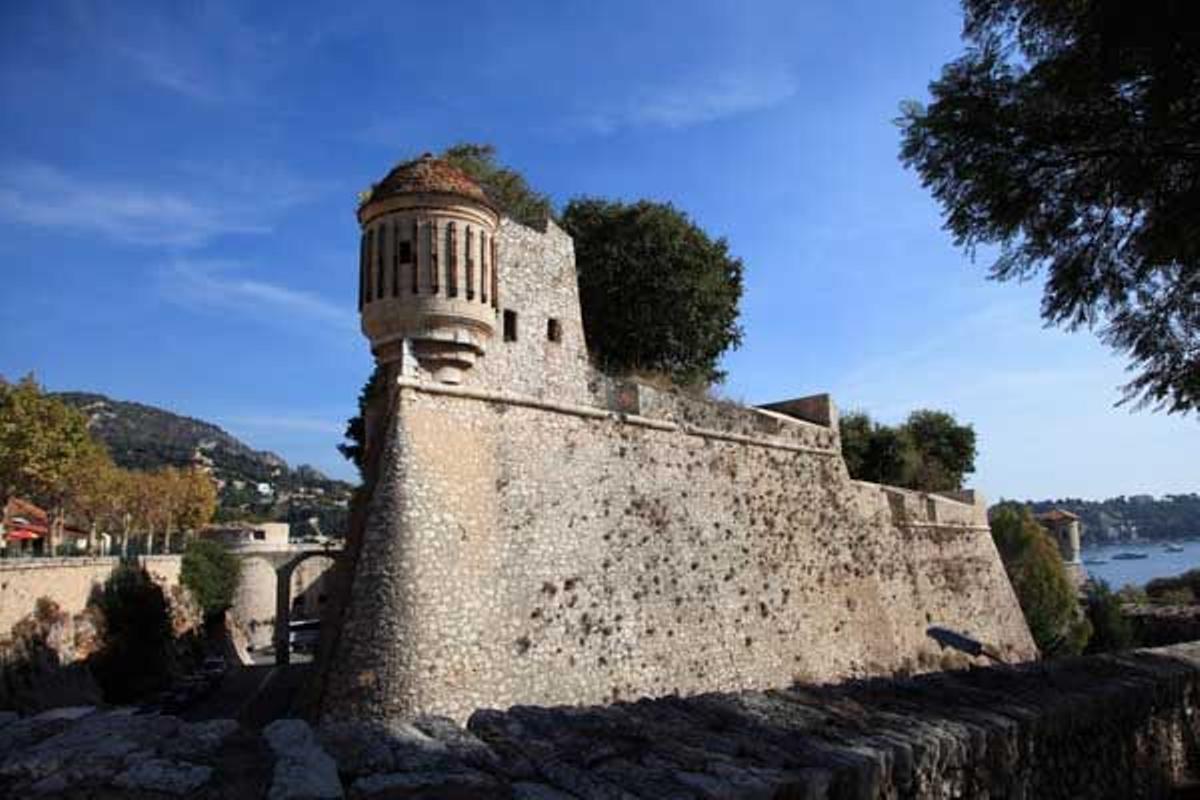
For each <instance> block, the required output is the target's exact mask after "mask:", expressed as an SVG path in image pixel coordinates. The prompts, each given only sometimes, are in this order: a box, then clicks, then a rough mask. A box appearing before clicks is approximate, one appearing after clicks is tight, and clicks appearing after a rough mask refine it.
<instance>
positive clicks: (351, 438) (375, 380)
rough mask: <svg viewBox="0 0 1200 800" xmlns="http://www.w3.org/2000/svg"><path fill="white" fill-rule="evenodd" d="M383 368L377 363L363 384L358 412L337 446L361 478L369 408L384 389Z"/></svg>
mask: <svg viewBox="0 0 1200 800" xmlns="http://www.w3.org/2000/svg"><path fill="white" fill-rule="evenodd" d="M383 375H384V373H383V370H381V369H380V368H379V365H378V364H376V365H375V368H374V369H372V370H371V375H370V376H369V377H368V378H367V382H366V383H364V384H363V387H362V389H360V390H359V392H358V413H357V414H355V415H354V416H353V417H351V418H350V419H348V420H346V432H345V434H344V438H345V439H346V441H345V442H343V443H341V444H339V445H338V446H337V449H338V452H339V453H341V454H342V457H343V458H345V459H346V460H347V461H349V462H350V463H351V464H353V465H354V466H355V468H356V469H357V470H358V475H359V477H360V478H362V477H363V466H364V464H363V457H364V456H365V455H366V445H367V422H366V420H367V409H368V407H369V406H370V405H371V404H372V403H374V402H375V401H376V400H377V399H378V397H379V394H380V392H382V391H383Z"/></svg>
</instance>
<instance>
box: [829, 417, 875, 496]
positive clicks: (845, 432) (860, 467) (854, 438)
mask: <svg viewBox="0 0 1200 800" xmlns="http://www.w3.org/2000/svg"><path fill="white" fill-rule="evenodd" d="M874 430H875V423H874V422H872V421H871V417H870V416H869V415H868V414H867V413H866V412H864V411H851V412H849V413H847V414H842V415H841V417H840V418H839V419H838V432H839V434H840V438H841V441H842V458H843V459H845V461H846V470H847V471H848V472H849V473H850V477H851V478H855V479H857V480H860V481H865V480H870V479H869V478H867V477H866V476H867V475H868V474H869V473H870V472H872V471H873V470H872V468H871V467H870V466H869V464H870V462H869V460H868V458H869V456H870V452H871V434H872V433H874ZM877 482H878V481H877Z"/></svg>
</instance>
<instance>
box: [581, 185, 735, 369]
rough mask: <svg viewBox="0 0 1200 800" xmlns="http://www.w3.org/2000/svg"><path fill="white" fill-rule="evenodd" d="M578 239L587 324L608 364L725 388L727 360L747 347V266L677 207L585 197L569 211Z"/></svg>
mask: <svg viewBox="0 0 1200 800" xmlns="http://www.w3.org/2000/svg"><path fill="white" fill-rule="evenodd" d="M563 226H564V227H565V229H566V231H567V233H569V234H570V235H571V236H572V237H573V238H574V240H575V259H576V266H577V269H578V273H579V294H580V303H581V305H582V306H583V325H584V330H585V333H586V335H587V340H588V346H589V349H590V350H591V353H592V355H593V357H594V358H595V359H596V360H597V362H598V363H599V364H600V366H602V367H603V368H606V369H610V370H621V371H625V370H633V371H650V372H661V373H664V374H666V375H669V376H670V377H671V378H673V379H674V380H676V381H677V382H680V383H711V382H719V381H720V380H721V379H722V378H723V377H724V373H722V372H721V371H720V370H719V369H718V368H717V362H718V360H719V359H720V357H721V355H722V354H723V353H724V352H725V351H727V350H729V349H730V348H736V347H737V346H738V345H739V344H740V343H741V341H742V329H741V328H740V327H739V326H738V324H737V319H738V303H739V301H740V300H741V296H742V271H743V270H742V262H741V260H740V259H738V258H735V257H733V256H732V255H730V253H729V245H728V243H727V242H726V241H725V240H724V239H715V240H714V239H711V238H710V237H709V236H708V234H706V233H705V232H704V231H703V230H701V229H700V228H699V227H698V226H697V225H696V224H695V223H694V222H692V221H691V219H689V218H688V216H687V215H686V214H684V213H683V212H681V211H679V210H677V209H676V208H675V207H674V206H672V205H670V204H668V203H654V202H650V201H648V200H642V201H639V202H636V203H620V202H615V201H610V200H599V199H593V198H576V199H574V200H572V201H571V202H570V203H569V204H568V205H567V208H566V210H565V211H564V212H563Z"/></svg>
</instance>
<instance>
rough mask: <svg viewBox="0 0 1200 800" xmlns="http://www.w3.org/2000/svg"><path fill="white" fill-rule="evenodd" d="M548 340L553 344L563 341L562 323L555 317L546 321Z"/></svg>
mask: <svg viewBox="0 0 1200 800" xmlns="http://www.w3.org/2000/svg"><path fill="white" fill-rule="evenodd" d="M546 338H547V339H549V340H550V341H552V342H561V341H562V323H561V322H559V321H558V320H556V319H555V318H554V317H551V318H550V319H548V320H546Z"/></svg>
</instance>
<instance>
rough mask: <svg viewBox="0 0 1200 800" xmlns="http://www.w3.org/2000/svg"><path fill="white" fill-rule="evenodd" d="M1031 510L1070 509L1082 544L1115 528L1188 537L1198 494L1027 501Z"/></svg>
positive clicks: (1147, 535)
mask: <svg viewBox="0 0 1200 800" xmlns="http://www.w3.org/2000/svg"><path fill="white" fill-rule="evenodd" d="M1028 505H1029V506H1030V507H1031V508H1032V509H1033V513H1035V514H1041V513H1043V512H1046V511H1049V510H1051V509H1053V508H1061V509H1063V510H1064V511H1070V512H1071V513H1072V514H1075V515H1076V516H1078V517H1079V519H1080V522H1081V523H1082V525H1083V539H1084V542H1085V543H1098V542H1103V541H1106V539H1105V538H1104V530H1105V528H1106V527H1115V528H1118V529H1123V530H1124V531H1126V532H1128V531H1137V536H1138V538H1139V539H1159V540H1161V539H1189V538H1191V537H1193V536H1195V535H1197V534H1198V533H1200V527H1197V520H1200V494H1194V493H1193V494H1171V495H1166V496H1165V497H1163V498H1161V499H1157V500H1156V499H1154V498H1152V497H1150V496H1148V495H1140V496H1135V497H1125V496H1121V497H1110V498H1109V499H1107V500H1081V499H1079V498H1070V497H1065V498H1059V499H1057V500H1037V501H1030V502H1029V503H1028Z"/></svg>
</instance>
